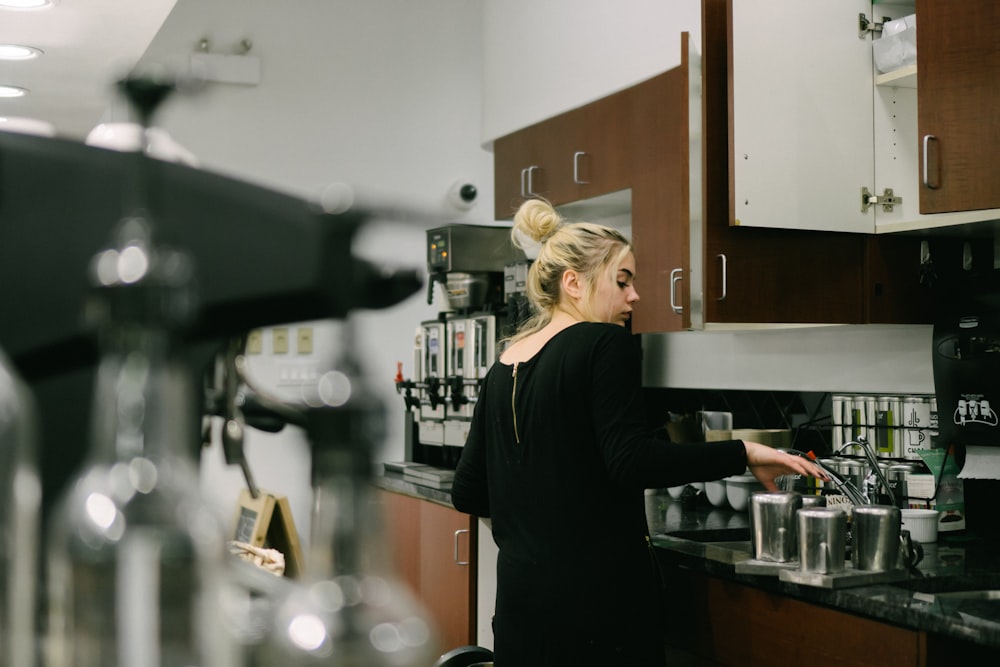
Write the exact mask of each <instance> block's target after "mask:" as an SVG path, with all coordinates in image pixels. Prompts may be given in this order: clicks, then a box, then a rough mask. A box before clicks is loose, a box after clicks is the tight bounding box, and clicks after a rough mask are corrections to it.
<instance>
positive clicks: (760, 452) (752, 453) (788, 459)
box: [743, 440, 830, 491]
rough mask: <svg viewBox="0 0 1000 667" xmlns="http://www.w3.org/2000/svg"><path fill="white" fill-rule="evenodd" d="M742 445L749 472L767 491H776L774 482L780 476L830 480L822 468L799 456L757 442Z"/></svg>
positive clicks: (746, 442)
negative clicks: (801, 476)
mask: <svg viewBox="0 0 1000 667" xmlns="http://www.w3.org/2000/svg"><path fill="white" fill-rule="evenodd" d="M743 445H744V446H745V447H746V450H747V466H748V467H749V468H750V472H751V473H753V476H754V477H756V478H757V481H759V482H760V483H761V484H763V485H764V488H765V489H767V490H768V491H777V490H778V485H777V483H776V482H775V481H774V480H775V479H776V478H777V477H781V476H782V475H806V476H808V477H816V478H818V479H822V480H824V481H827V480H829V479H830V477H829V475H827V474H826V472H825V471H824V470H823V469H822V468H820V467H819V466H817V465H816V464H815V463H813V462H812V461H808V460H806V459H804V458H803V457H801V456H794V455H792V454H789V453H787V452H783V451H781V450H778V449H774V448H773V447H768V446H767V445H762V444H760V443H759V442H749V441H746V440H744V441H743Z"/></svg>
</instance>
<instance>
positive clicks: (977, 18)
mask: <svg viewBox="0 0 1000 667" xmlns="http://www.w3.org/2000/svg"><path fill="white" fill-rule="evenodd" d="M916 10H917V19H918V29H917V91H918V94H919V95H920V105H919V112H918V127H919V136H920V145H921V150H920V155H921V161H922V165H921V182H922V187H921V189H920V211H921V212H922V213H940V212H943V211H964V210H971V209H996V208H1000V189H998V188H997V187H996V174H997V173H998V171H1000V151H998V150H997V138H998V136H1000V119H998V118H997V115H996V109H997V108H998V106H1000V90H998V89H997V87H996V85H995V79H996V74H997V72H998V71H1000V3H997V2H996V1H995V0H968V1H967V2H963V3H961V5H960V6H955V5H952V4H950V3H943V2H933V1H932V0H918V1H917V3H916ZM993 217H996V216H993Z"/></svg>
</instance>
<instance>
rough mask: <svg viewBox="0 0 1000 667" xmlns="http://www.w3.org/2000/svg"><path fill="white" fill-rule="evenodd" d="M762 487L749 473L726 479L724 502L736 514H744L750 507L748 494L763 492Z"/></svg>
mask: <svg viewBox="0 0 1000 667" xmlns="http://www.w3.org/2000/svg"><path fill="white" fill-rule="evenodd" d="M763 490H764V485H763V484H761V483H760V482H758V481H757V478H756V477H754V476H753V475H752V474H751V473H744V474H742V475H734V476H733V477H727V478H726V500H728V501H729V505H730V506H731V507H732V508H733V509H734V510H736V511H737V512H745V511H746V510H747V507H748V506H749V505H750V494H752V493H753V492H754V491H763Z"/></svg>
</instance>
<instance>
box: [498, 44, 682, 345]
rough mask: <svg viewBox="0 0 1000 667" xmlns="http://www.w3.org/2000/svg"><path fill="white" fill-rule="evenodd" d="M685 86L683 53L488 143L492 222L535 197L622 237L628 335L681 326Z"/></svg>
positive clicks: (503, 217) (508, 216)
mask: <svg viewBox="0 0 1000 667" xmlns="http://www.w3.org/2000/svg"><path fill="white" fill-rule="evenodd" d="M682 48H683V49H684V53H685V54H687V51H688V50H689V48H690V46H689V42H688V36H687V34H684V35H683V36H682ZM689 82H690V77H689V69H688V59H687V55H685V57H684V61H683V63H682V65H681V66H680V67H675V68H673V69H671V70H668V71H667V72H664V73H662V74H659V75H657V76H654V77H652V78H650V79H648V80H646V81H643V82H640V83H638V84H636V85H634V86H631V87H629V88H627V89H625V90H622V91H619V92H617V93H614V94H612V95H608V96H607V97H604V98H601V99H599V100H597V101H595V102H592V103H590V104H586V105H584V106H582V107H579V108H577V109H574V110H571V111H568V112H565V113H563V114H559V115H558V116H555V117H553V118H550V119H548V120H545V121H542V122H540V123H538V124H536V125H532V126H530V127H527V128H525V129H523V130H519V131H517V132H514V133H511V134H509V135H507V136H504V137H500V138H499V139H497V140H496V141H495V142H494V147H493V148H494V179H495V184H494V190H495V197H496V217H497V218H498V219H507V218H510V217H512V216H513V214H514V213H515V212H516V210H517V208H518V206H520V204H521V203H522V202H523V201H524V200H525V199H528V198H531V197H542V198H545V199H547V200H548V201H549V202H551V203H552V204H554V205H555V206H557V207H561V209H562V210H563V212H564V214H566V216H567V218H569V219H572V220H588V221H594V222H606V223H608V224H613V225H614V226H616V227H624V228H627V231H630V232H631V237H632V239H633V242H634V243H635V246H636V266H637V273H638V277H637V287H638V289H639V291H640V294H641V300H640V301H639V303H638V304H637V305H636V307H635V313H634V317H633V320H632V327H633V331H635V332H637V333H638V332H643V331H676V330H680V329H684V328H687V327H689V326H690V325H691V321H690V312H691V309H690V303H689V300H690V289H689V274H690V266H689V255H688V247H689V234H690V225H691V219H692V218H691V211H690V201H691V197H690V189H689V165H690V161H689V160H690V153H691V142H690V137H689V107H688V100H689V97H688V88H689ZM698 124H699V127H700V117H699V118H698ZM699 192H700V191H699Z"/></svg>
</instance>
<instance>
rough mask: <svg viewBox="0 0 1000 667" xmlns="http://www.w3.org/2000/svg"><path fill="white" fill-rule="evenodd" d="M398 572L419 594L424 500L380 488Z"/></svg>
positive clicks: (394, 563) (411, 588)
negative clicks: (421, 506) (422, 505)
mask: <svg viewBox="0 0 1000 667" xmlns="http://www.w3.org/2000/svg"><path fill="white" fill-rule="evenodd" d="M378 497H379V501H380V502H381V503H382V515H383V517H384V520H385V524H386V532H387V535H388V538H389V548H390V549H391V552H392V561H393V565H394V567H395V568H396V574H397V575H398V576H399V578H400V579H402V581H403V582H404V583H405V584H406V585H407V586H409V587H410V590H411V591H413V592H414V594H415V595H417V594H418V591H419V588H420V503H421V501H420V500H417V499H416V498H411V497H409V496H404V495H402V494H400V493H392V492H390V491H383V490H379V492H378Z"/></svg>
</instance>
